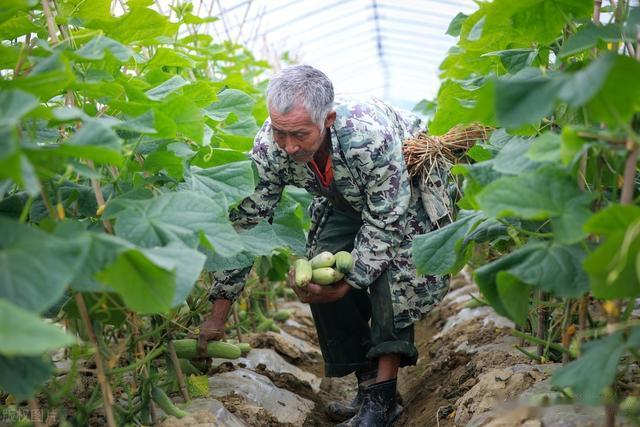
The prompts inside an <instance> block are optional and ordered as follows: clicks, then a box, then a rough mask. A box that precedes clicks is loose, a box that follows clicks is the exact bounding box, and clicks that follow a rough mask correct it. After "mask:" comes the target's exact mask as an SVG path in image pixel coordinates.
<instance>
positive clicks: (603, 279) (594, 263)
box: [584, 217, 640, 299]
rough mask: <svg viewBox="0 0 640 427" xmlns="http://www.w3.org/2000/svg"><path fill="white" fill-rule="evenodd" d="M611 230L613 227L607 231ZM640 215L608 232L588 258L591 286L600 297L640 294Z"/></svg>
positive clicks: (586, 263) (585, 267) (585, 266)
mask: <svg viewBox="0 0 640 427" xmlns="http://www.w3.org/2000/svg"><path fill="white" fill-rule="evenodd" d="M612 225H613V224H612ZM607 233H609V231H607ZM639 236H640V219H638V217H636V218H635V221H634V222H632V223H631V224H629V226H628V227H626V228H625V229H623V230H622V231H615V232H613V233H611V234H610V235H608V236H607V238H606V240H605V241H604V243H602V244H601V245H600V246H599V247H598V248H597V249H596V250H595V251H593V252H591V253H590V254H589V256H587V258H586V259H585V260H584V269H585V270H586V271H587V272H588V273H589V278H590V280H591V289H592V291H593V294H594V295H595V296H596V297H598V298H603V299H616V298H629V297H631V298H635V297H637V296H639V295H640V276H639V275H638V271H637V258H638V254H640V237H639Z"/></svg>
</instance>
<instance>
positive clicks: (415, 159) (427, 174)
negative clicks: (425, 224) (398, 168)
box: [403, 124, 493, 228]
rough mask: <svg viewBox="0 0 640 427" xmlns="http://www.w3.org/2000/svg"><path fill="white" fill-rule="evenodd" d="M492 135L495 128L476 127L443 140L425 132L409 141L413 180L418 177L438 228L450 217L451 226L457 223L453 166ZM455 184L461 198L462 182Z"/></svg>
mask: <svg viewBox="0 0 640 427" xmlns="http://www.w3.org/2000/svg"><path fill="white" fill-rule="evenodd" d="M492 131H493V128H490V127H486V126H481V125H476V124H474V125H470V126H456V127H454V128H452V129H451V130H449V132H447V133H446V134H444V135H442V136H431V135H427V133H426V132H424V133H420V134H418V135H417V136H416V137H415V138H411V139H409V140H407V141H405V143H404V145H403V154H404V160H405V163H406V165H407V169H408V171H409V176H410V177H412V178H414V177H418V178H417V180H418V189H419V191H420V192H421V193H422V200H423V203H424V208H425V210H426V211H427V214H428V215H429V217H430V219H431V221H432V222H433V223H435V224H438V228H440V226H441V225H444V224H443V223H442V221H441V218H444V217H447V219H448V221H447V223H448V222H452V221H453V220H454V218H453V214H454V210H455V209H454V203H453V202H452V200H451V198H450V196H449V195H448V191H449V190H448V186H449V178H450V176H449V170H450V169H451V166H452V165H454V164H456V163H459V162H460V161H461V160H462V158H463V157H464V156H465V155H466V153H467V151H468V150H469V149H470V148H471V147H473V145H474V144H475V143H476V142H477V141H481V142H486V141H487V140H488V139H489V135H490V134H491V132H492ZM412 181H414V182H415V179H414V180H412ZM453 181H454V182H453V184H454V185H455V187H456V191H457V192H458V194H459V193H460V188H459V185H458V182H457V181H456V180H455V179H453Z"/></svg>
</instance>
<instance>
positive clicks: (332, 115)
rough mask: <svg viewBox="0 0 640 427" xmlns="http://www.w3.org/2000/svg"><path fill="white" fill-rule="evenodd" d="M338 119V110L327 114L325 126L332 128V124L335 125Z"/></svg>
mask: <svg viewBox="0 0 640 427" xmlns="http://www.w3.org/2000/svg"><path fill="white" fill-rule="evenodd" d="M335 121H336V112H335V111H332V112H330V113H329V114H327V118H326V119H324V127H325V129H326V128H330V127H331V126H333V124H334V123H335Z"/></svg>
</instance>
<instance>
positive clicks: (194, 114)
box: [158, 96, 204, 144]
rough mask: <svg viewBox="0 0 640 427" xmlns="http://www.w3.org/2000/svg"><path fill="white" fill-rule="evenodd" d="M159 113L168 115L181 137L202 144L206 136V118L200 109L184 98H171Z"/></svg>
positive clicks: (161, 107) (159, 108)
mask: <svg viewBox="0 0 640 427" xmlns="http://www.w3.org/2000/svg"><path fill="white" fill-rule="evenodd" d="M158 111H160V112H161V113H163V114H166V115H167V117H169V118H170V119H171V120H172V121H173V122H174V123H175V125H176V130H177V132H178V135H179V136H184V137H187V138H190V139H192V140H194V141H195V142H196V143H198V144H200V143H202V138H203V136H204V117H203V115H202V112H201V111H200V108H198V106H197V105H196V104H195V103H194V102H193V101H192V100H190V99H188V98H186V97H184V96H171V97H170V98H169V99H168V100H167V101H166V102H165V103H164V104H162V105H161V106H160V107H158Z"/></svg>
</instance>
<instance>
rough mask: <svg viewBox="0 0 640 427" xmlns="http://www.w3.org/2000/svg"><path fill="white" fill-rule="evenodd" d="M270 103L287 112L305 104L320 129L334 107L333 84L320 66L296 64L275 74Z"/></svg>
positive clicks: (268, 97) (269, 96) (270, 89)
mask: <svg viewBox="0 0 640 427" xmlns="http://www.w3.org/2000/svg"><path fill="white" fill-rule="evenodd" d="M267 106H268V107H269V109H270V110H271V109H273V110H275V111H277V112H278V113H280V114H287V113H288V112H289V111H291V110H292V109H294V108H295V107H297V106H303V107H304V108H305V110H307V113H309V116H311V120H313V122H314V123H315V124H316V125H318V127H319V128H320V129H322V128H323V127H324V119H325V118H326V117H327V114H329V112H330V111H331V110H332V109H333V84H332V83H331V80H329V78H328V77H327V76H326V75H325V74H324V73H323V72H322V71H320V70H316V69H315V68H313V67H311V66H309V65H294V66H292V67H288V68H285V69H283V70H281V71H280V72H279V73H277V74H276V75H274V76H273V77H272V78H271V80H270V81H269V85H268V86H267Z"/></svg>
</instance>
